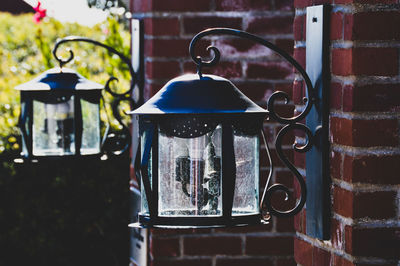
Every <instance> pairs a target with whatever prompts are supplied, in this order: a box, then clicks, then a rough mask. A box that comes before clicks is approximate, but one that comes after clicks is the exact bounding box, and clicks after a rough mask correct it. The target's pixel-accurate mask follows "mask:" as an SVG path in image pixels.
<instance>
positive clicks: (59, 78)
mask: <svg viewBox="0 0 400 266" xmlns="http://www.w3.org/2000/svg"><path fill="white" fill-rule="evenodd" d="M103 88H104V85H101V84H99V83H96V82H93V81H90V80H88V79H86V78H85V77H83V76H82V75H80V74H78V73H77V72H76V71H74V70H72V69H69V68H59V67H55V68H52V69H49V70H47V71H45V72H44V73H42V74H40V75H39V76H37V77H36V78H34V79H32V80H30V81H28V82H26V83H24V84H21V85H18V86H16V87H15V89H16V90H19V91H50V90H101V89H103Z"/></svg>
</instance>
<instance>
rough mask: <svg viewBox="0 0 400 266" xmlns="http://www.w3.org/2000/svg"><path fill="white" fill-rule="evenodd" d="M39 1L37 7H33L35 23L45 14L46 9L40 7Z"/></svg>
mask: <svg viewBox="0 0 400 266" xmlns="http://www.w3.org/2000/svg"><path fill="white" fill-rule="evenodd" d="M40 5H41V3H40V1H38V5H37V7H34V8H33V10H35V11H36V13H35V15H33V20H34V21H35V23H36V24H37V23H39V22H40V21H41V20H42V19H43V18H44V17H45V16H46V9H44V8H40Z"/></svg>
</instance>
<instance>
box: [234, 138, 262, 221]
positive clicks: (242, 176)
mask: <svg viewBox="0 0 400 266" xmlns="http://www.w3.org/2000/svg"><path fill="white" fill-rule="evenodd" d="M234 149H235V160H236V184H235V193H234V200H233V208H232V215H233V216H239V215H249V214H258V213H259V205H258V202H259V195H258V191H259V187H258V184H259V162H258V156H259V139H258V137H257V136H246V135H241V134H240V133H235V134H234Z"/></svg>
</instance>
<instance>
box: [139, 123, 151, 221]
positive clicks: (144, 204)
mask: <svg viewBox="0 0 400 266" xmlns="http://www.w3.org/2000/svg"><path fill="white" fill-rule="evenodd" d="M149 134H151V131H150V132H149V131H144V132H143V134H142V136H141V137H140V138H141V140H140V141H141V143H142V144H141V146H140V147H141V150H140V152H141V154H143V152H144V149H145V143H146V138H148V137H150V136H149ZM152 158H153V151H152V150H150V154H149V161H148V166H147V175H148V178H149V181H150V186H151V187H152V185H153V182H152V173H153V170H152V169H153V168H152V165H153V162H152V161H153V159H152ZM141 159H142V158H141ZM142 177H143V178H145V176H143V173H142ZM140 183H141V185H140V194H141V214H149V213H150V212H149V204H148V202H147V197H146V192H145V189H144V184H143V180H140Z"/></svg>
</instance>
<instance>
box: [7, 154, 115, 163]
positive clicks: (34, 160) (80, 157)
mask: <svg viewBox="0 0 400 266" xmlns="http://www.w3.org/2000/svg"><path fill="white" fill-rule="evenodd" d="M83 159H87V160H101V161H106V160H107V159H108V156H107V154H99V153H97V154H79V155H77V154H73V155H64V156H29V157H28V156H24V155H22V157H19V158H15V159H14V163H16V164H25V163H38V162H51V161H57V160H83Z"/></svg>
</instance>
